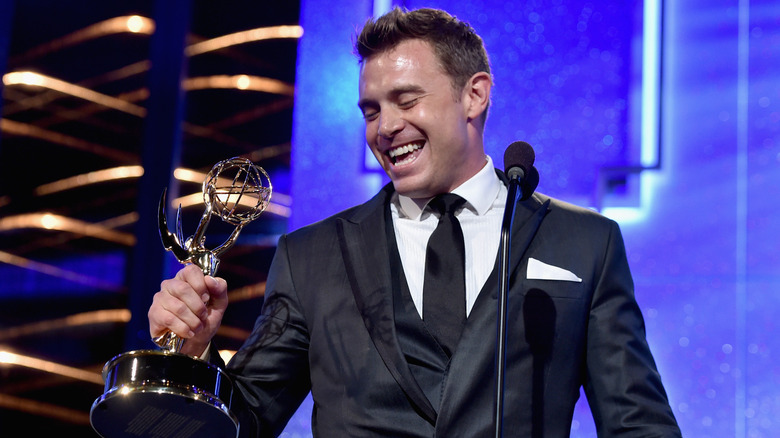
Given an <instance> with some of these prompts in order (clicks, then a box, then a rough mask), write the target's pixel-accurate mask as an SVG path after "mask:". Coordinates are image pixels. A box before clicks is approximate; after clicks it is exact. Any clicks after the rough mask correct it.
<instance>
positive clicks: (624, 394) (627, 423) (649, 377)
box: [585, 222, 680, 437]
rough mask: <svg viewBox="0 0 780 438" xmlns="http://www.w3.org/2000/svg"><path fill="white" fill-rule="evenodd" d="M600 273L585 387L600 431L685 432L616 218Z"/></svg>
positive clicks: (669, 434)
mask: <svg viewBox="0 0 780 438" xmlns="http://www.w3.org/2000/svg"><path fill="white" fill-rule="evenodd" d="M596 275H597V281H596V286H595V291H594V295H593V300H592V303H591V311H590V315H589V321H588V334H587V350H586V355H587V357H586V376H585V391H586V395H587V397H588V401H589V404H590V407H591V410H592V412H593V416H594V420H595V422H596V427H597V429H598V431H599V436H610V437H611V436H642V437H678V436H680V431H679V429H678V427H677V423H676V421H675V419H674V415H673V413H672V412H671V409H670V407H669V404H668V400H667V396H666V393H665V391H664V388H663V385H662V383H661V378H660V375H659V374H658V372H657V370H656V366H655V363H654V361H653V357H652V354H651V352H650V349H649V347H648V345H647V342H646V339H645V326H644V320H643V318H642V314H641V312H640V310H639V307H638V305H637V303H636V300H635V298H634V285H633V281H632V279H631V273H630V271H629V267H628V261H627V259H626V252H625V247H624V244H623V238H622V236H621V234H620V230H619V228H618V226H617V224H616V223H614V222H611V228H610V230H609V240H608V242H607V245H606V252H605V254H604V261H603V264H602V268H601V271H600V272H597V273H596Z"/></svg>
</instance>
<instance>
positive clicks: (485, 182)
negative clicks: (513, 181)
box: [398, 155, 501, 220]
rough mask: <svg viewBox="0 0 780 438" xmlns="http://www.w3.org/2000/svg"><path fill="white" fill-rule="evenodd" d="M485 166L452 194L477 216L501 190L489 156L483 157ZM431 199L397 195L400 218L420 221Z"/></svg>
mask: <svg viewBox="0 0 780 438" xmlns="http://www.w3.org/2000/svg"><path fill="white" fill-rule="evenodd" d="M485 157H486V158H487V159H486V160H485V166H483V167H482V169H481V170H480V171H479V172H477V174H476V175H474V176H472V177H471V178H470V179H468V180H467V181H466V182H464V183H463V184H461V185H460V186H458V187H457V188H456V189H455V190H453V191H452V193H455V194H456V195H458V196H461V197H462V198H463V199H465V200H466V202H467V203H468V204H470V205H471V207H472V209H473V210H475V211H476V213H477V215H480V216H481V215H483V214H485V213H487V211H488V210H489V209H490V206H491V205H493V201H494V200H495V199H496V196H498V192H499V190H501V180H500V179H498V175H496V171H495V169H494V168H493V160H492V159H491V158H490V155H485ZM431 199H432V198H421V199H413V198H410V197H408V196H404V195H400V194H399V195H398V207H399V212H400V214H401V216H403V217H406V218H409V219H414V220H420V218H421V216H422V213H423V210H424V209H425V206H426V205H428V201H430V200H431Z"/></svg>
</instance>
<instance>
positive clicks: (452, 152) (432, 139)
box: [358, 40, 486, 198]
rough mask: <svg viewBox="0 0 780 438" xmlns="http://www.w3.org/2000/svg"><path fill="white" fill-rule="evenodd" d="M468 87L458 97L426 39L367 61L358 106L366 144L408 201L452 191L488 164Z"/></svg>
mask: <svg viewBox="0 0 780 438" xmlns="http://www.w3.org/2000/svg"><path fill="white" fill-rule="evenodd" d="M468 89H469V85H468V84H467V85H466V87H464V89H463V90H461V91H460V92H458V93H454V92H453V88H452V83H451V79H450V77H449V76H448V75H447V74H445V73H444V72H443V71H442V69H441V67H439V65H438V64H437V62H436V57H435V55H434V53H433V51H432V49H431V47H430V46H429V44H428V43H426V42H424V41H422V40H407V41H404V42H402V43H400V44H399V45H398V46H396V47H395V48H394V49H392V50H389V51H386V52H383V53H379V54H377V55H374V56H372V57H371V58H368V59H366V60H365V61H364V62H363V66H362V68H361V72H360V90H359V91H360V101H359V103H358V106H359V107H360V109H361V111H362V112H363V116H364V118H365V122H366V141H367V142H368V145H369V147H370V148H371V151H372V152H373V153H374V156H375V157H376V159H377V160H378V161H379V163H380V164H381V165H382V168H384V170H385V172H387V175H388V176H390V179H391V180H392V181H393V184H394V186H395V189H396V190H397V191H398V192H399V193H401V194H402V195H406V196H410V197H412V198H425V197H431V196H435V195H437V194H440V193H446V192H449V191H451V190H452V189H454V188H456V187H457V186H459V185H460V184H462V183H463V182H465V181H466V180H467V179H469V178H470V177H472V176H473V175H474V174H476V173H477V172H478V171H479V170H480V169H481V168H482V167H483V166H484V165H485V163H486V161H485V153H484V150H483V147H482V140H481V139H482V137H481V132H480V131H481V130H477V131H475V126H476V122H475V121H474V120H472V119H471V117H470V115H472V114H473V111H474V110H473V108H472V106H473V102H472V100H473V98H472V97H471V95H470V93H469V91H468ZM456 96H457V97H456ZM458 97H459V98H458Z"/></svg>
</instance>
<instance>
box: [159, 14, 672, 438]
mask: <svg viewBox="0 0 780 438" xmlns="http://www.w3.org/2000/svg"><path fill="white" fill-rule="evenodd" d="M356 49H357V52H358V55H359V57H360V63H361V70H360V85H359V87H360V90H359V93H360V99H359V102H358V107H359V108H360V110H361V111H362V113H363V116H364V118H365V125H366V140H367V143H368V145H369V147H370V148H371V150H372V151H373V153H374V155H375V156H376V159H377V160H378V161H379V163H380V164H381V165H382V167H383V168H384V170H385V171H386V172H387V174H388V175H389V176H390V179H391V183H390V184H388V185H387V186H386V187H384V188H383V189H382V190H381V191H380V192H379V193H378V194H377V195H376V196H375V197H374V198H372V199H371V200H369V201H368V202H366V203H365V204H362V205H359V206H356V207H353V208H351V209H348V210H346V211H344V212H341V213H338V214H336V215H335V216H333V217H330V218H328V219H325V220H323V221H321V222H318V223H316V224H313V225H311V226H308V227H304V228H302V229H300V230H297V231H294V232H292V233H290V234H287V235H284V236H282V237H281V238H280V240H279V244H278V247H277V251H276V255H275V257H274V261H273V263H272V265H271V269H270V272H269V275H268V281H267V285H266V295H265V302H264V305H263V310H262V313H261V315H260V316H259V318H258V320H257V324H256V326H255V329H254V330H253V331H252V334H251V335H250V337H249V338H248V339H247V340H246V343H245V344H244V346H243V347H242V348H241V349H240V350H239V351H238V353H237V354H236V355H235V356H234V358H233V359H232V360H231V361H230V363H229V364H228V365H227V370H228V372H229V374H230V375H231V376H232V378H233V379H234V382H235V385H236V388H237V390H236V394H235V395H234V400H233V405H232V409H233V410H234V411H235V412H236V414H237V415H238V416H239V418H240V421H241V436H246V437H250V436H252V437H254V436H274V435H278V434H279V433H281V431H282V430H283V428H284V426H285V424H286V423H287V421H288V420H289V418H290V417H291V415H292V414H293V413H294V412H295V410H296V409H297V407H298V405H299V404H300V403H301V401H302V400H303V399H304V397H305V396H306V394H307V393H308V392H309V391H311V394H312V396H313V399H314V411H313V413H312V427H313V433H314V435H315V436H318V437H342V436H355V437H374V436H387V437H446V438H451V437H467V438H472V437H485V436H491V435H493V431H494V427H495V426H494V423H493V419H494V406H493V400H494V399H495V397H494V384H495V375H494V374H495V368H496V367H495V364H494V357H495V337H496V324H497V316H496V313H497V305H496V296H497V275H498V273H497V269H496V258H497V252H498V246H499V239H500V228H501V221H502V217H503V213H504V208H505V204H506V197H507V188H506V183H507V182H506V178H505V176H504V175H503V173H502V172H500V171H497V170H496V169H494V167H493V164H492V160H491V159H490V157H488V156H486V155H485V152H484V147H483V130H484V126H485V119H486V116H487V109H488V106H489V101H490V90H491V85H492V78H491V75H490V66H489V62H488V57H487V54H486V52H485V49H484V46H483V44H482V40H481V39H480V37H479V36H478V35H477V34H476V33H475V32H474V31H473V29H472V28H471V27H470V26H469V25H468V24H466V23H464V22H462V21H460V20H458V19H456V18H454V17H452V16H450V15H449V14H447V13H446V12H443V11H439V10H433V9H420V10H415V11H411V12H405V11H402V10H400V9H395V10H393V11H391V12H390V13H388V14H387V15H385V16H382V17H380V18H378V19H376V20H369V21H368V22H367V23H366V25H365V26H364V28H363V30H362V32H361V34H360V35H359V37H358V40H357V44H356ZM515 211H516V213H515V217H514V228H513V229H512V230H511V232H512V236H513V237H512V241H513V242H515V243H514V245H513V247H512V248H511V265H510V266H509V269H510V272H511V273H512V275H511V278H512V280H511V282H510V284H509V293H508V312H509V317H508V320H509V323H508V333H509V334H508V337H509V345H508V351H507V355H506V357H507V367H506V377H505V381H506V388H507V390H506V393H505V401H504V412H505V418H504V430H505V431H506V432H505V434H506V435H507V436H518V437H565V436H568V434H569V431H570V428H571V421H572V415H573V411H574V406H575V404H576V401H577V399H578V397H579V390H580V388H581V387H584V388H585V392H586V394H587V396H588V401H589V404H590V406H591V410H592V412H593V416H594V420H595V422H596V426H597V428H598V431H599V435H600V436H626V437H640V436H641V437H678V436H680V431H679V429H678V427H677V424H676V421H675V419H674V416H673V414H672V412H671V409H670V408H669V403H668V401H667V398H666V394H665V391H664V388H663V385H662V384H661V379H660V376H659V374H658V372H657V371H656V368H655V364H654V361H653V358H652V355H651V353H650V349H649V347H648V345H647V342H646V340H645V333H644V323H643V320H642V315H641V312H640V310H639V308H638V306H637V303H636V301H635V299H634V292H633V282H632V279H631V274H630V271H629V267H628V263H627V260H626V254H625V248H624V246H623V240H622V237H621V234H620V230H619V229H618V226H617V224H615V223H614V222H612V221H610V220H608V219H606V218H604V217H602V216H600V215H598V214H596V213H594V212H592V211H589V210H586V209H583V208H579V207H575V206H572V205H569V204H566V203H563V202H560V201H557V200H554V199H551V198H549V197H547V196H544V195H542V194H534V195H533V196H532V197H530V198H529V199H527V200H525V201H522V202H518V204H517V205H516V209H515ZM227 304H228V303H227V285H226V283H225V282H224V281H223V280H220V279H214V278H211V277H204V276H203V274H202V273H201V271H200V269H198V268H196V267H193V266H188V267H185V268H183V269H182V270H181V271H179V273H177V274H176V277H175V278H173V279H170V280H166V281H164V282H163V283H162V284H161V290H160V291H159V292H158V293H157V294H156V295H155V298H154V302H153V304H152V306H151V308H150V310H149V321H150V334H151V335H152V336H153V337H156V336H159V335H160V334H162V333H164V332H165V331H166V330H171V331H173V332H175V333H176V334H178V335H179V336H181V337H183V338H185V339H187V341H186V342H185V344H184V348H183V349H182V352H185V353H190V354H194V355H200V356H201V357H202V358H204V359H207V360H212V361H214V362H216V363H220V359H219V357H218V355H217V354H216V353H215V352H216V349H215V348H214V346H213V345H210V343H211V339H212V337H213V336H214V335H215V333H216V330H217V328H218V326H219V324H220V322H221V318H222V314H223V313H224V310H225V308H226V306H227Z"/></svg>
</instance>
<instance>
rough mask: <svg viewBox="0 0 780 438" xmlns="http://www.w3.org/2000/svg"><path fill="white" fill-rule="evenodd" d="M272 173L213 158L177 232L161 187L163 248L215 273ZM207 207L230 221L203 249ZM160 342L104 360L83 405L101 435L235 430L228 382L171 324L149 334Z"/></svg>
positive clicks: (170, 437)
mask: <svg viewBox="0 0 780 438" xmlns="http://www.w3.org/2000/svg"><path fill="white" fill-rule="evenodd" d="M271 192H272V188H271V181H270V180H269V178H268V174H267V173H266V172H265V170H263V169H262V168H261V167H258V166H256V165H254V164H253V163H252V162H251V161H249V160H248V159H245V158H231V159H229V160H224V161H220V162H219V163H217V164H216V165H214V167H213V168H212V169H211V171H210V172H209V173H208V175H207V176H206V179H205V180H204V181H203V201H204V203H205V204H206V209H205V211H204V212H203V216H201V219H200V222H199V223H198V228H197V229H196V231H195V233H194V234H193V235H192V236H191V237H189V238H187V239H184V237H183V234H182V230H181V206H179V210H178V212H177V218H176V234H173V233H171V232H170V231H169V230H168V223H167V221H166V219H165V192H164V191H163V194H162V196H161V198H160V206H159V210H158V222H159V228H160V238H161V239H162V242H163V246H164V247H165V249H166V250H168V251H171V252H172V253H173V254H174V256H175V257H176V258H177V259H178V260H179V261H180V262H181V263H193V264H195V265H197V266H198V267H199V268H201V270H203V273H204V274H207V275H214V274H215V273H216V271H217V266H218V265H219V258H218V257H219V256H220V255H221V254H222V253H224V252H225V251H226V250H228V249H229V248H230V247H232V246H233V244H234V243H235V242H236V239H237V238H238V234H239V233H240V232H241V229H242V228H243V227H244V226H245V225H246V224H248V223H249V222H251V221H253V220H255V219H256V218H257V217H258V216H259V215H260V213H262V212H263V211H264V210H265V209H266V207H268V203H269V202H270V199H271ZM212 215H216V216H219V217H220V218H221V219H222V220H223V221H225V222H227V223H229V224H231V225H234V226H235V229H234V230H233V232H232V233H231V235H230V236H229V237H228V239H227V240H225V242H223V243H222V244H221V245H219V246H218V247H216V248H214V249H207V248H206V247H205V244H206V238H205V233H206V228H207V227H208V224H209V221H210V219H211V216H212ZM153 341H154V343H155V344H157V345H158V346H159V347H161V348H162V349H161V350H136V351H130V352H127V353H123V354H120V355H118V356H116V357H114V358H113V359H111V360H110V361H108V362H107V363H106V365H105V366H104V367H103V380H104V381H105V389H104V393H103V395H101V396H100V397H98V398H97V399H96V400H95V402H94V403H93V404H92V409H91V410H90V422H91V423H92V427H93V428H94V429H95V431H96V432H97V433H98V434H100V435H101V436H102V437H104V438H139V437H149V438H223V437H224V438H235V437H237V436H238V431H239V424H238V419H237V418H236V416H235V415H234V414H233V413H232V412H231V411H230V405H231V401H232V397H233V383H232V382H231V381H230V379H229V377H228V376H227V374H226V373H225V372H224V371H222V370H221V369H220V368H219V367H217V366H215V365H213V364H211V363H208V362H206V361H203V360H201V359H200V358H197V357H193V356H188V355H185V354H182V353H180V351H181V347H182V345H183V342H184V340H183V339H182V338H179V337H178V336H176V335H175V334H174V333H172V332H168V333H165V334H164V335H162V336H160V337H158V338H155V339H153Z"/></svg>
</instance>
